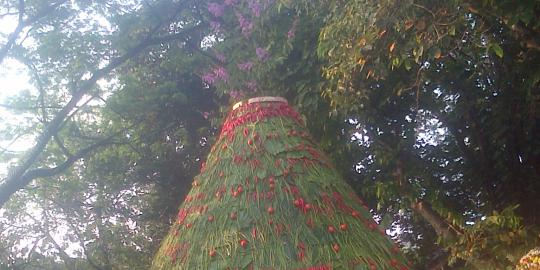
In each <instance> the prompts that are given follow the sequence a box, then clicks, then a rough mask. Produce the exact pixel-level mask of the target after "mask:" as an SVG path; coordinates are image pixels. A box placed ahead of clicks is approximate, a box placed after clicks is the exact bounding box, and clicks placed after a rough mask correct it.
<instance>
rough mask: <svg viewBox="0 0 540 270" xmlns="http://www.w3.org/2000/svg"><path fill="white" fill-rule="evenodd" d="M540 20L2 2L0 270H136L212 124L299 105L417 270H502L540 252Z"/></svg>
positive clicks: (266, 6) (290, 8)
mask: <svg viewBox="0 0 540 270" xmlns="http://www.w3.org/2000/svg"><path fill="white" fill-rule="evenodd" d="M539 14H540V3H539V2H538V1H536V0H526V1H519V2H517V3H516V1H510V0H497V1H487V0H475V1H470V0H452V1H438V0H414V1H413V0H410V1H375V0H350V1H322V0H321V1H317V0H315V1H312V0H299V1H290V0H275V1H271V0H246V1H244V0H223V1H221V0H210V1H206V0H203V1H195V0H193V1H174V0H166V1H162V0H160V1H157V0H156V1H152V0H146V1H107V0H81V1H79V0H70V1H65V0H57V1H28V0H19V1H0V20H2V25H6V26H8V25H11V26H12V27H11V28H9V29H7V28H4V26H2V29H0V30H1V31H2V33H1V34H0V63H2V66H1V69H2V70H6V71H7V70H10V69H12V68H13V67H12V64H13V63H18V65H22V66H24V70H25V72H26V73H27V74H28V77H29V78H30V82H29V83H30V84H31V85H32V88H31V89H27V90H24V91H18V92H17V93H16V94H12V95H9V97H7V98H6V99H5V100H3V101H2V102H1V106H2V115H1V117H2V120H3V121H2V123H1V125H0V130H1V132H0V138H1V142H2V144H1V146H2V149H1V150H0V151H2V152H1V153H2V155H1V157H2V162H3V163H4V164H5V165H4V167H6V168H7V169H6V170H5V171H4V172H3V175H2V180H0V206H1V209H0V268H2V267H4V268H8V269H35V268H47V269H58V268H65V269H74V268H76V269H147V268H149V265H150V263H151V260H152V257H153V254H154V253H155V252H156V250H157V248H158V243H159V242H160V241H161V239H162V238H163V237H164V236H165V233H166V231H167V228H168V227H169V225H170V224H171V223H172V222H173V221H174V219H175V218H176V214H177V208H176V207H177V206H178V205H179V203H180V202H181V201H182V200H183V198H184V196H185V194H186V192H187V188H188V187H189V186H190V185H191V179H192V178H193V176H195V175H196V174H197V173H198V171H199V167H200V164H201V163H202V162H203V159H204V157H205V156H206V154H207V153H208V151H209V146H210V145H212V144H213V143H214V142H215V140H216V135H217V134H216V133H217V127H218V126H220V125H221V121H222V119H223V118H224V113H225V112H226V111H228V110H229V106H230V104H231V103H232V102H233V101H237V100H240V99H244V98H247V97H252V96H257V95H260V94H273V95H279V96H283V97H286V98H287V99H288V100H289V102H290V103H291V105H293V106H294V107H296V109H297V110H298V111H299V112H300V113H301V115H302V117H303V118H304V119H305V122H306V123H307V128H308V129H309V130H310V131H311V133H312V134H313V135H314V136H315V138H314V139H315V140H316V141H317V143H318V144H319V145H320V146H322V147H323V148H324V149H325V150H326V152H328V153H329V154H330V155H331V158H332V159H333V161H334V163H335V164H337V165H338V166H337V169H338V170H339V171H340V173H341V174H342V175H344V176H345V178H346V179H347V180H348V181H349V184H350V185H351V186H352V187H353V188H354V190H355V191H356V192H357V193H358V194H361V195H362V197H364V198H365V199H366V200H365V202H366V203H367V205H368V207H369V208H370V209H371V212H372V214H375V215H376V216H377V217H378V221H379V222H380V223H381V226H383V227H385V228H387V229H388V232H389V233H391V234H392V235H393V237H394V238H395V239H396V240H397V241H398V242H400V244H401V246H403V251H404V252H405V253H406V255H407V256H408V258H409V259H410V260H411V261H413V263H415V264H416V266H417V268H419V269H441V268H442V269H463V268H465V269H506V268H508V267H513V266H514V265H515V264H516V263H517V262H518V260H519V258H521V257H522V256H523V255H524V254H525V253H527V251H528V250H530V249H531V248H533V247H534V246H535V245H538V242H539V240H540V239H539V231H538V229H539V228H538V227H539V224H540V216H539V214H538V211H536V209H538V208H539V207H540V205H539V204H540V200H538V199H537V193H538V191H539V190H540V182H539V181H538V179H540V168H539V165H538V164H540V137H539V136H538V135H537V134H539V133H540V113H539V111H538V105H539V100H540V86H539V81H540V66H539V65H540V45H539V44H540V24H539V20H538V18H539V17H540V16H539ZM2 72H4V71H2ZM7 90H11V89H7ZM16 146H17V147H16Z"/></svg>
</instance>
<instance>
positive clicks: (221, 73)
mask: <svg viewBox="0 0 540 270" xmlns="http://www.w3.org/2000/svg"><path fill="white" fill-rule="evenodd" d="M214 75H215V76H216V77H217V78H219V79H222V80H223V81H224V82H228V81H229V72H227V70H226V69H225V68H224V67H221V66H220V67H215V68H214Z"/></svg>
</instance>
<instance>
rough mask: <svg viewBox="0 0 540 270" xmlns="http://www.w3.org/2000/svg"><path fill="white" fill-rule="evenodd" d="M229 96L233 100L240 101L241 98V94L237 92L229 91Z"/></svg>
mask: <svg viewBox="0 0 540 270" xmlns="http://www.w3.org/2000/svg"><path fill="white" fill-rule="evenodd" d="M229 96H231V97H232V98H233V99H240V98H242V96H243V95H242V92H240V91H238V90H231V91H229Z"/></svg>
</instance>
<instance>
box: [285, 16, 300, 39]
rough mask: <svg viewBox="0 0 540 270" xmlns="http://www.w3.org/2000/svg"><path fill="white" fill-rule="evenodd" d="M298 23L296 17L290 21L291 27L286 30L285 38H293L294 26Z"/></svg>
mask: <svg viewBox="0 0 540 270" xmlns="http://www.w3.org/2000/svg"><path fill="white" fill-rule="evenodd" d="M297 25H298V17H296V18H294V21H293V23H292V26H291V28H290V29H289V31H288V32H287V39H289V40H290V39H292V38H294V36H295V34H296V26H297Z"/></svg>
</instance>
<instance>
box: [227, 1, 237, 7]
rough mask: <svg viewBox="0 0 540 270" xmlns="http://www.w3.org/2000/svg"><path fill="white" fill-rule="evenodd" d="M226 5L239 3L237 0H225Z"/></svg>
mask: <svg viewBox="0 0 540 270" xmlns="http://www.w3.org/2000/svg"><path fill="white" fill-rule="evenodd" d="M224 3H225V5H226V6H232V5H236V4H237V3H238V1H237V0H225V2H224Z"/></svg>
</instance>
